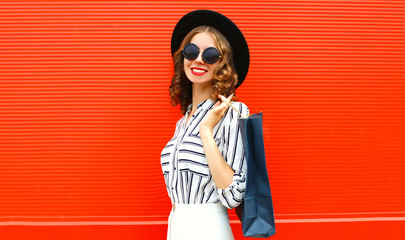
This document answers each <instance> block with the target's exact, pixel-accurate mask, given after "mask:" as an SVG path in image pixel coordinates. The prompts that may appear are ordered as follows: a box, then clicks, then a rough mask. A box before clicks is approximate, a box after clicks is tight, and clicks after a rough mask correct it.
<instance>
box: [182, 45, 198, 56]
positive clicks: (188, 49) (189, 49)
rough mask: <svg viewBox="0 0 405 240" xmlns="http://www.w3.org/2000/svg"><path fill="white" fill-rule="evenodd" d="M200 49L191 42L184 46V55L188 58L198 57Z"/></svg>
mask: <svg viewBox="0 0 405 240" xmlns="http://www.w3.org/2000/svg"><path fill="white" fill-rule="evenodd" d="M199 53H200V50H199V49H198V47H197V46H196V45H195V44H192V43H189V44H187V45H186V46H185V47H184V48H183V56H184V57H185V58H186V59H188V60H193V59H196V58H197V57H198V54H199Z"/></svg>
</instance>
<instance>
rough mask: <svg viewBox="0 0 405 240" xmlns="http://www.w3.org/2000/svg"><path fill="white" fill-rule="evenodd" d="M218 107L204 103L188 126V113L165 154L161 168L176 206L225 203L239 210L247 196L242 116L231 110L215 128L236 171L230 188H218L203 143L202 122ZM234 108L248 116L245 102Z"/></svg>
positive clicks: (163, 154) (223, 149)
mask: <svg viewBox="0 0 405 240" xmlns="http://www.w3.org/2000/svg"><path fill="white" fill-rule="evenodd" d="M213 106H214V102H213V101H212V100H211V99H208V100H206V101H204V102H202V103H200V104H199V105H198V107H197V111H196V112H195V114H194V115H193V116H192V117H191V118H190V120H189V122H188V123H187V126H186V124H185V122H186V119H187V117H188V115H189V113H190V110H191V105H190V106H189V108H188V110H187V113H186V114H185V116H184V117H183V118H181V119H180V120H179V121H178V122H177V124H176V131H175V133H174V136H173V138H172V139H171V140H170V141H169V142H168V143H167V145H166V146H165V148H164V149H163V150H162V153H161V165H162V171H163V176H164V178H165V182H166V188H167V192H168V194H169V197H170V199H171V201H172V202H173V203H182V204H204V203H219V202H220V203H222V204H223V205H224V206H225V207H227V208H234V207H237V206H238V205H239V204H240V203H241V202H242V199H243V197H244V195H245V186H246V178H245V174H246V161H245V153H244V148H243V142H242V136H241V134H240V130H239V123H238V118H239V115H238V113H236V112H235V111H233V110H232V108H228V110H227V112H226V113H225V115H224V117H223V118H222V119H221V120H220V121H219V123H218V124H217V125H216V126H215V127H214V129H213V135H214V139H215V142H216V143H217V146H218V148H219V150H220V152H221V154H222V156H223V157H224V159H225V161H226V162H227V163H228V164H229V166H231V168H232V169H233V170H234V172H235V173H234V175H233V181H232V183H231V185H230V186H228V187H227V188H226V189H218V188H217V187H216V186H215V183H214V181H213V179H212V175H211V172H210V170H209V167H208V163H207V159H206V158H205V154H204V149H203V145H202V143H201V138H200V131H199V126H200V123H201V120H202V119H203V118H204V116H205V115H206V114H207V113H208V111H209V110H210V109H211V108H212V107H213ZM233 106H234V107H235V108H236V109H238V110H239V112H240V113H241V114H242V115H243V116H245V115H248V113H249V109H248V108H247V106H246V105H245V104H243V103H241V102H235V103H233Z"/></svg>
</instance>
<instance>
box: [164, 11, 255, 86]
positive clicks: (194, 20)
mask: <svg viewBox="0 0 405 240" xmlns="http://www.w3.org/2000/svg"><path fill="white" fill-rule="evenodd" d="M203 25H207V26H212V27H214V28H216V29H217V30H218V31H220V32H221V33H222V34H223V35H224V36H225V37H226V39H227V40H228V42H229V44H230V45H231V48H232V53H233V63H234V65H235V69H236V72H237V73H238V83H237V84H236V88H237V87H239V86H240V85H241V84H242V82H243V80H245V78H246V75H247V72H248V70H249V62H250V55H249V47H248V45H247V42H246V39H245V37H244V36H243V34H242V32H241V31H240V29H239V28H238V27H237V26H236V24H235V23H233V22H232V21H231V20H230V19H229V18H227V17H225V16H224V15H222V14H220V13H217V12H214V11H210V10H196V11H193V12H189V13H187V14H186V15H184V16H183V17H182V18H181V19H180V20H179V22H178V23H177V25H176V27H175V28H174V30H173V34H172V41H171V50H172V56H173V54H174V53H175V52H176V51H177V50H178V49H179V48H180V45H181V42H182V41H183V39H184V37H185V36H186V35H187V34H188V33H189V32H190V31H191V30H193V29H194V28H196V27H198V26H203Z"/></svg>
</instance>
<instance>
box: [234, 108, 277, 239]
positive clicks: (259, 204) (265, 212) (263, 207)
mask: <svg viewBox="0 0 405 240" xmlns="http://www.w3.org/2000/svg"><path fill="white" fill-rule="evenodd" d="M262 118H263V114H262V113H257V114H253V115H251V116H250V117H248V118H240V119H239V125H240V131H241V134H242V137H243V144H244V147H245V154H246V163H247V173H246V192H245V198H244V200H243V203H242V204H241V205H240V206H239V207H237V208H236V210H235V212H236V214H237V215H238V217H239V219H240V221H241V222H242V230H243V235H244V236H245V237H255V238H267V237H270V236H272V235H274V234H275V233H276V229H275V225H274V211H273V201H272V198H271V191H270V184H269V177H268V175H267V168H266V156H265V154H264V142H263V121H262Z"/></svg>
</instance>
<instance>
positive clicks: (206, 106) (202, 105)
mask: <svg viewBox="0 0 405 240" xmlns="http://www.w3.org/2000/svg"><path fill="white" fill-rule="evenodd" d="M213 105H214V101H212V100H211V98H208V99H207V100H204V101H202V102H200V103H199V104H198V105H197V110H198V109H199V108H201V109H202V110H207V109H210V108H211V107H212V106H213ZM192 107H193V104H190V105H188V108H187V112H188V113H189V112H190V111H191V108H192Z"/></svg>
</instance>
